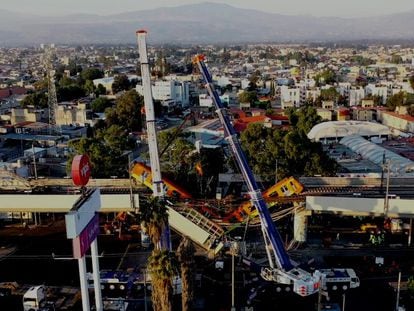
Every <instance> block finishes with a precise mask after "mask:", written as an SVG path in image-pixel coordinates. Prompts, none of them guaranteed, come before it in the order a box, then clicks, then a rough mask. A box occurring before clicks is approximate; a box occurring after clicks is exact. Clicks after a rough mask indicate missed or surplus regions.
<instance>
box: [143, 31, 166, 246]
mask: <svg viewBox="0 0 414 311" xmlns="http://www.w3.org/2000/svg"><path fill="white" fill-rule="evenodd" d="M136 34H137V42H138V52H139V58H140V62H141V77H142V86H143V91H144V106H145V118H146V124H147V135H148V149H149V155H150V162H151V172H152V185H153V186H152V192H153V196H154V197H158V198H159V199H160V200H161V201H162V202H161V203H164V202H163V201H164V196H165V189H164V183H163V181H162V177H161V168H160V157H159V153H158V144H157V131H156V129H155V112H154V103H153V100H152V89H151V76H150V70H149V62H148V53H147V42H146V36H147V31H146V30H138V31H137V32H136ZM159 248H161V249H168V250H171V238H170V227H169V224H168V223H167V224H166V226H165V228H164V230H163V234H162V237H161V240H160V245H159Z"/></svg>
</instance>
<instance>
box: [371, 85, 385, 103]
mask: <svg viewBox="0 0 414 311" xmlns="http://www.w3.org/2000/svg"><path fill="white" fill-rule="evenodd" d="M388 89H389V88H388V86H386V85H383V84H368V85H367V86H366V87H365V93H366V95H372V96H380V97H381V98H382V104H383V105H385V104H386V103H387V98H388Z"/></svg>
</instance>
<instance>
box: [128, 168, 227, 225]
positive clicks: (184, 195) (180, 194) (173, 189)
mask: <svg viewBox="0 0 414 311" xmlns="http://www.w3.org/2000/svg"><path fill="white" fill-rule="evenodd" d="M131 175H132V177H133V178H135V179H136V180H137V181H139V182H141V183H143V184H144V185H146V186H147V187H148V188H150V189H152V175H151V168H150V167H148V166H147V165H145V164H143V163H140V162H138V163H136V164H135V165H134V167H133V168H132V171H131ZM162 181H163V183H164V187H165V189H164V190H165V194H166V196H168V197H171V198H178V199H191V198H192V196H191V194H190V193H188V192H187V191H186V190H184V189H183V188H181V187H180V186H177V185H176V184H174V183H173V182H172V181H170V180H169V179H168V178H166V177H162ZM189 206H190V207H193V208H195V209H197V210H198V211H199V212H200V213H202V214H203V215H204V216H206V217H208V218H210V217H213V218H219V217H220V215H219V213H218V211H216V210H215V209H214V208H212V207H210V206H208V205H206V204H196V205H193V204H191V202H190V203H189Z"/></svg>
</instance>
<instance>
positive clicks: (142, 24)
mask: <svg viewBox="0 0 414 311" xmlns="http://www.w3.org/2000/svg"><path fill="white" fill-rule="evenodd" d="M265 11H266V8H265V7H262V8H260V11H259V10H248V9H240V8H235V7H232V6H230V5H226V4H218V3H209V2H206V3H201V4H193V5H184V6H178V7H163V8H158V9H153V10H144V11H134V12H127V13H122V14H114V15H108V16H99V15H93V14H71V15H66V16H51V17H47V16H37V15H29V14H21V13H13V12H9V11H5V10H0V46H4V45H6V46H13V45H22V44H25V45H28V44H39V43H42V42H44V43H48V42H54V43H61V44H94V43H134V42H135V30H136V29H139V28H145V29H147V30H148V31H149V34H150V36H149V40H150V42H152V43H188V44H190V43H241V42H303V41H305V42H309V41H342V40H375V39H376V40H385V39H393V40H396V39H397V40H398V39H404V40H407V39H408V40H411V39H414V32H413V31H412V29H414V11H410V12H406V13H400V14H392V15H385V16H379V17H367V18H338V17H314V16H307V15H306V16H290V15H281V14H272V13H266V12H265Z"/></svg>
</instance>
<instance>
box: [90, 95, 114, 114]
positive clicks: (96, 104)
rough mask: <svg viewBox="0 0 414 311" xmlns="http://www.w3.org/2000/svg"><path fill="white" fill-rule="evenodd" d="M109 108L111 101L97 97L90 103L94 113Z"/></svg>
mask: <svg viewBox="0 0 414 311" xmlns="http://www.w3.org/2000/svg"><path fill="white" fill-rule="evenodd" d="M109 107H112V101H111V100H110V99H108V98H106V97H98V98H96V99H94V100H93V101H92V103H91V108H92V110H93V111H94V112H104V111H105V109H106V108H109Z"/></svg>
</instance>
